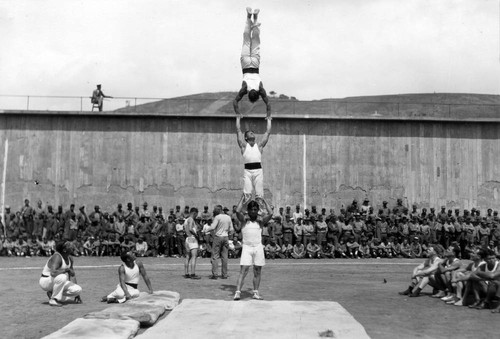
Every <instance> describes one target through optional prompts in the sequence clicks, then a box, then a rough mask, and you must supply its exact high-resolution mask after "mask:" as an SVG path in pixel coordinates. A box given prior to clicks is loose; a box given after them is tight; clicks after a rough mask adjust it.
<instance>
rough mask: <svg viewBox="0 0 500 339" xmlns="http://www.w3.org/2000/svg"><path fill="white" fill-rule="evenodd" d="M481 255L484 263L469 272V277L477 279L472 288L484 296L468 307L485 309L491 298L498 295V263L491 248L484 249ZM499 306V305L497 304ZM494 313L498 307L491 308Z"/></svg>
mask: <svg viewBox="0 0 500 339" xmlns="http://www.w3.org/2000/svg"><path fill="white" fill-rule="evenodd" d="M483 256H484V258H485V261H486V264H485V265H482V266H481V267H479V269H477V270H476V271H475V272H473V273H471V276H470V279H474V280H475V281H477V282H478V283H477V284H474V285H473V288H474V289H475V291H476V292H478V294H479V295H485V296H486V297H485V298H484V299H482V300H481V301H480V302H476V303H474V304H472V305H470V306H469V307H471V308H476V309H485V308H490V307H491V306H492V302H493V299H494V298H495V297H496V298H498V297H499V295H498V294H499V292H500V291H499V279H500V265H499V260H498V259H497V258H496V256H495V252H493V251H492V250H491V249H487V250H485V251H484V253H483ZM499 306H500V305H499ZM492 312H494V313H497V312H500V308H499V307H497V308H495V309H493V311H492Z"/></svg>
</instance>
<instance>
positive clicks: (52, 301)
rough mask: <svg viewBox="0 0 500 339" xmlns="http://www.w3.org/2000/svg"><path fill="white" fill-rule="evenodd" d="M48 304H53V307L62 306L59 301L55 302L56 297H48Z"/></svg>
mask: <svg viewBox="0 0 500 339" xmlns="http://www.w3.org/2000/svg"><path fill="white" fill-rule="evenodd" d="M49 305H50V306H55V307H61V306H62V304H61V303H59V302H57V300H56V299H50V300H49Z"/></svg>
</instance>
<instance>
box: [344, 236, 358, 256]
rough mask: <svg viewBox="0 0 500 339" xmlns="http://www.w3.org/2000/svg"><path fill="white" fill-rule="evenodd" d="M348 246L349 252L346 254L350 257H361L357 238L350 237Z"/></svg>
mask: <svg viewBox="0 0 500 339" xmlns="http://www.w3.org/2000/svg"><path fill="white" fill-rule="evenodd" d="M345 245H346V247H347V252H346V255H347V256H348V257H349V258H353V259H354V258H357V259H359V258H360V257H359V244H358V243H357V241H356V240H355V238H354V237H350V238H349V239H348V240H347V242H346V244H345Z"/></svg>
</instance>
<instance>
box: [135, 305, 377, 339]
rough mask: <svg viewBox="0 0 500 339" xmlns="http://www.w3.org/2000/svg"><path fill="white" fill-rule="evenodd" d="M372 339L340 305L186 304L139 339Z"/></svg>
mask: <svg viewBox="0 0 500 339" xmlns="http://www.w3.org/2000/svg"><path fill="white" fill-rule="evenodd" d="M320 336H323V337H334V338H337V339H339V338H356V339H364V338H369V337H368V334H367V333H366V331H365V329H364V328H363V326H362V325H361V324H360V323H358V322H357V321H356V319H354V317H353V316H352V315H351V314H349V312H347V311H346V310H345V309H344V308H343V307H342V306H341V305H340V304H338V303H336V302H330V301H285V300H280V301H255V300H249V301H224V300H207V299H198V300H195V299H185V300H183V301H182V303H181V304H180V305H179V306H177V307H176V308H175V309H174V310H173V311H172V312H170V314H169V315H168V316H167V317H165V318H164V319H162V320H160V321H158V322H157V323H156V325H155V326H153V327H152V328H150V329H148V330H146V331H145V332H144V333H142V334H140V335H138V336H137V338H138V339H156V338H182V339H184V338H190V339H195V338H202V339H211V338H213V339H219V338H238V339H243V338H249V339H253V338H286V339H288V338H319V337H320Z"/></svg>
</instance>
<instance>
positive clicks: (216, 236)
mask: <svg viewBox="0 0 500 339" xmlns="http://www.w3.org/2000/svg"><path fill="white" fill-rule="evenodd" d="M214 215H215V217H214V220H213V221H212V224H211V225H210V226H208V225H205V226H204V228H203V232H204V233H209V232H213V244H212V258H211V262H212V275H211V276H210V279H217V278H218V276H217V273H218V271H219V267H218V266H219V262H218V260H219V259H221V263H222V269H221V276H220V278H221V279H227V255H228V250H229V241H228V240H229V235H230V234H231V235H232V233H233V232H234V228H233V222H232V220H231V217H230V216H229V215H227V214H225V213H222V206H221V205H217V206H215V208H214Z"/></svg>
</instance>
